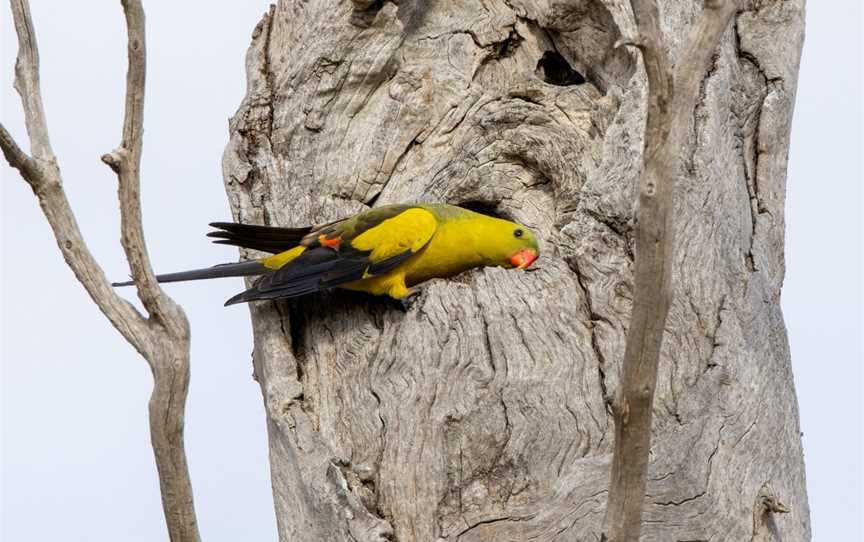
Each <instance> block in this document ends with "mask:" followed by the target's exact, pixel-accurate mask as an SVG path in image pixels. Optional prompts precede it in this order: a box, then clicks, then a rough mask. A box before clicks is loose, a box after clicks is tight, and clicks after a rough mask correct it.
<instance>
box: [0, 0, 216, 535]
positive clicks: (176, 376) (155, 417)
mask: <svg viewBox="0 0 864 542" xmlns="http://www.w3.org/2000/svg"><path fill="white" fill-rule="evenodd" d="M121 3H122V5H123V11H124V14H125V17H126V29H127V34H128V47H127V52H128V58H129V69H128V72H127V78H126V107H125V117H124V121H123V133H122V138H121V142H120V146H119V147H118V148H117V149H115V150H114V151H112V152H110V153H108V154H106V155H104V156H103V157H102V160H103V161H104V162H105V163H106V164H108V165H109V166H110V167H111V168H112V169H113V170H114V171H115V172H116V173H117V176H118V195H119V203H120V221H121V243H122V245H123V250H124V252H125V254H126V258H127V260H128V261H129V268H130V270H131V274H132V278H133V280H134V282H135V286H136V289H137V293H138V297H139V298H140V299H141V302H142V304H143V305H144V308H145V309H146V311H147V316H144V315H142V314H141V313H139V312H138V310H137V309H135V307H134V306H132V305H131V304H130V303H129V302H128V301H126V300H125V299H123V298H122V297H120V296H119V295H118V294H117V293H116V292H115V291H114V289H113V288H112V287H111V284H110V283H109V282H108V280H107V279H106V278H105V273H104V272H103V271H102V268H101V267H100V266H99V264H98V262H96V260H95V258H94V257H93V255H92V253H91V252H90V250H89V248H88V247H87V244H86V242H85V240H84V238H83V237H82V235H81V231H80V229H79V228H78V224H77V221H76V220H75V215H74V213H73V212H72V208H71V206H70V205H69V200H68V199H67V198H66V193H65V191H64V188H63V182H62V178H61V175H60V166H59V164H58V163H57V158H56V156H55V155H54V152H53V151H52V149H51V142H50V138H49V131H48V123H47V121H46V118H45V112H44V109H43V107H42V94H41V90H40V87H39V50H38V47H37V44H36V33H35V31H34V28H33V21H32V18H31V16H30V6H29V3H28V2H27V0H11V8H12V18H13V20H14V22H15V30H16V33H17V35H18V47H19V49H18V57H17V61H16V63H15V88H16V90H18V93H19V94H20V95H21V102H22V105H23V108H24V119H25V123H26V127H27V135H28V138H29V142H30V152H31V154H32V156H28V155H27V153H25V152H24V151H23V150H22V149H21V148H20V146H19V145H18V144H17V143H16V142H15V140H14V139H13V138H12V136H11V135H10V134H9V132H8V131H7V130H6V128H5V127H4V126H3V125H2V124H0V148H2V151H3V154H4V156H5V158H6V160H7V161H8V162H9V164H10V165H11V166H12V167H15V168H17V169H18V170H19V172H20V173H21V176H22V177H23V178H24V180H25V181H26V182H27V183H28V184H29V185H30V187H31V188H32V189H33V193H34V194H35V195H36V197H37V199H38V200H39V205H40V206H41V207H42V211H43V212H44V214H45V218H46V220H47V221H48V224H49V225H50V226H51V230H52V232H53V233H54V238H55V240H56V241H57V246H58V247H59V248H60V251H61V252H62V254H63V258H64V260H66V263H67V264H68V265H69V268H70V269H71V270H72V272H73V273H74V274H75V278H77V279H78V281H79V282H80V283H81V285H82V286H83V287H84V289H85V290H86V291H87V293H88V294H89V295H90V297H91V298H92V299H93V302H94V303H96V305H97V306H98V307H99V310H101V311H102V313H103V314H105V316H106V317H107V318H108V320H109V321H110V322H111V323H112V324H113V325H114V327H115V328H116V329H117V331H119V332H120V334H121V335H123V337H124V338H125V339H126V340H127V341H128V342H129V344H131V345H132V346H133V347H134V348H135V349H136V350H137V351H138V352H139V353H140V354H141V356H142V357H143V358H144V359H145V360H146V361H147V363H148V364H149V366H150V369H151V371H152V373H153V392H152V393H151V395H150V403H149V419H150V440H151V443H152V445H153V452H154V455H155V458H156V468H157V470H158V472H159V484H160V489H161V495H162V509H163V511H164V513H165V522H166V526H167V530H168V535H169V537H170V539H171V541H172V542H197V541H198V540H199V539H200V537H199V534H198V525H197V520H196V517H195V508H194V505H193V502H192V485H191V482H190V479H189V469H188V467H187V464H186V451H185V447H184V444H183V421H184V416H185V409H186V395H187V392H188V388H189V323H188V322H187V320H186V315H185V313H184V312H183V309H182V308H181V307H180V306H179V305H177V304H176V303H175V302H174V301H173V300H172V299H171V298H170V297H168V296H167V295H166V294H165V292H164V291H163V290H162V289H161V288H160V287H159V285H158V284H157V282H156V278H155V276H154V274H153V269H152V267H151V266H150V258H149V256H148V253H147V247H146V244H145V243H144V232H143V226H142V220H141V199H140V186H141V179H140V165H141V142H142V137H143V120H144V111H143V109H144V78H145V71H146V70H145V68H146V57H145V42H144V37H145V32H144V10H143V7H142V5H141V2H140V0H123V1H122V2H121Z"/></svg>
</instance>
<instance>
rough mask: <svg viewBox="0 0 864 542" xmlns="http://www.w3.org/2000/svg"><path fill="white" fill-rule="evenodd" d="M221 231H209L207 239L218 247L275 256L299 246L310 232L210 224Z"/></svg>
mask: <svg viewBox="0 0 864 542" xmlns="http://www.w3.org/2000/svg"><path fill="white" fill-rule="evenodd" d="M210 225H211V226H213V227H214V228H218V229H220V230H222V231H211V232H210V233H208V234H207V237H212V238H215V239H216V240H215V241H213V242H214V243H216V244H219V245H232V246H235V247H243V248H251V249H254V250H260V251H262V252H270V253H271V254H276V253H279V252H283V251H286V250H288V249H291V248H294V247H296V246H297V245H299V244H300V242H301V241H302V240H303V237H304V236H306V235H307V234H308V233H309V232H311V231H312V228H311V227H305V228H277V227H274V226H255V225H252V224H235V223H233V222H213V223H212V224H210Z"/></svg>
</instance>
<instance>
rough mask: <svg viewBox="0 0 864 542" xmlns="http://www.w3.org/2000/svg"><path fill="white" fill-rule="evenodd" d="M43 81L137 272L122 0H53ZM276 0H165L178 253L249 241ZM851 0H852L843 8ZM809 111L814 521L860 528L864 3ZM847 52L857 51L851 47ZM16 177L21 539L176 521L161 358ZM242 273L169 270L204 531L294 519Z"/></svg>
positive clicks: (797, 295)
mask: <svg viewBox="0 0 864 542" xmlns="http://www.w3.org/2000/svg"><path fill="white" fill-rule="evenodd" d="M32 4H33V5H32V6H31V7H32V11H33V17H34V23H35V25H36V33H37V36H38V38H39V44H40V52H41V57H42V89H43V96H44V99H45V107H46V110H47V116H48V122H49V128H50V131H51V137H52V143H53V145H54V150H55V152H56V153H57V155H58V158H59V161H60V165H61V168H62V171H63V175H64V180H65V184H66V190H67V193H68V195H69V198H70V200H71V202H72V205H73V208H74V209H75V211H76V214H77V217H78V221H79V223H80V226H81V229H82V231H83V233H84V236H85V238H86V239H87V241H88V243H89V245H90V248H91V250H92V251H93V252H94V254H95V255H96V258H97V259H98V260H99V262H100V263H101V264H102V266H103V267H104V269H105V270H106V273H107V274H108V276H109V277H111V278H122V277H125V276H126V275H127V274H128V271H127V266H126V263H125V260H124V259H123V257H122V251H121V249H120V246H119V242H118V213H117V200H116V178H115V176H114V174H113V173H112V172H111V171H110V170H109V169H108V168H107V167H105V166H104V165H103V164H102V163H101V162H100V161H99V156H101V155H102V154H103V153H105V152H107V151H109V150H111V149H113V148H114V147H115V146H116V145H117V144H118V142H119V137H120V126H121V123H122V103H123V89H124V75H125V70H126V59H125V51H126V49H125V48H126V36H125V28H124V24H123V15H122V11H121V7H120V3H119V2H116V1H112V2H57V1H49V0H32ZM268 5H269V1H254V2H204V1H202V0H195V1H185V2H166V1H162V2H153V1H151V2H146V3H145V9H146V11H147V25H148V28H147V30H148V34H147V40H148V43H147V45H148V66H147V67H148V80H147V105H146V113H145V137H144V158H143V182H142V197H143V207H144V223H145V231H146V234H147V241H148V246H149V248H150V252H151V255H152V259H153V263H154V266H155V267H156V269H158V270H160V271H165V270H177V269H181V268H184V269H185V268H192V267H203V266H207V265H211V264H213V263H217V262H222V261H231V260H234V259H236V252H235V251H234V250H233V249H230V248H227V247H218V246H215V245H211V244H210V243H208V242H206V240H205V239H204V238H203V234H204V233H205V232H206V231H207V227H206V225H207V223H208V222H211V221H214V220H225V219H230V213H229V210H228V203H227V199H226V197H225V193H224V190H223V188H222V181H221V170H220V160H221V154H222V150H223V149H224V147H225V144H226V142H227V133H228V130H227V119H228V117H229V116H231V115H232V114H233V113H234V112H235V111H236V109H237V106H238V105H239V103H240V100H241V99H242V97H243V94H244V91H245V75H244V71H243V58H244V55H245V52H246V48H247V46H248V44H249V40H250V35H251V33H252V29H253V28H254V26H255V24H256V23H257V21H258V20H259V19H260V17H261V15H262V14H263V13H264V11H265V10H266V9H267V6H268ZM838 12H842V15H843V16H839V17H838V16H837V14H838ZM807 23H808V28H807V41H806V43H805V48H804V57H803V60H802V68H801V79H800V81H799V87H798V100H797V105H796V111H795V121H794V123H793V130H792V148H791V151H790V174H789V181H788V200H787V228H788V229H787V258H786V263H787V277H786V282H785V286H784V290H783V300H782V302H783V308H784V313H785V317H786V325H787V328H788V330H789V335H790V341H791V346H792V362H793V370H794V372H795V380H796V386H797V391H798V397H799V403H800V409H801V424H802V431H803V432H804V449H805V461H806V465H807V482H808V491H809V496H810V506H811V513H812V516H811V519H812V524H813V535H814V537H813V538H814V540H817V541H819V540H844V541H845V540H860V539H861V538H862V537H861V534H862V533H861V525H860V523H859V519H858V517H859V516H860V515H861V510H862V501H861V487H862V470H861V453H862V448H861V429H862V412H861V384H862V382H861V377H862V373H861V342H860V341H861V336H862V320H861V301H862V289H861V241H862V239H861V203H862V200H861V181H862V176H861V173H862V169H861V161H860V157H861V156H862V152H861V146H862V131H861V125H862V116H861V115H862V110H861V95H862V89H861V60H862V57H861V32H860V23H861V6H860V2H859V1H858V0H835V1H834V2H819V1H812V2H811V5H810V6H809V9H808V16H807ZM0 47H2V55H0V57H2V64H0V72H2V76H0V87H2V88H0V100H2V115H0V118H2V120H3V122H4V124H5V125H6V126H7V127H8V128H9V129H10V130H11V131H12V133H13V134H14V135H15V136H16V137H17V138H18V141H19V142H21V143H22V144H24V143H25V142H26V138H25V136H24V131H23V120H22V116H21V108H20V103H19V101H18V99H17V95H16V94H15V93H14V91H13V90H12V67H13V64H14V56H15V52H16V50H17V46H16V43H15V37H14V31H13V29H12V24H11V17H10V14H9V11H8V6H6V5H2V6H0ZM838 55H841V56H838ZM0 173H2V176H3V178H2V182H0V196H2V202H0V206H2V211H0V214H2V217H0V227H2V265H0V273H2V280H0V283H2V289H0V296H2V314H0V318H2V322H0V332H2V334H0V339H2V345H0V357H2V360H0V368H2V372H0V378H2V388H0V389H2V402H0V407H2V432H0V440H2V447H0V453H2V458H0V463H2V471H0V473H2V494H0V495H2V502H0V520H2V521H0V522H2V527H0V534H2V540H8V541H10V542H11V541H18V540H27V541H41V540H64V541H70V542H71V541H87V542H93V541H96V542H101V541H117V540H122V541H141V542H144V541H148V542H149V541H153V540H164V539H167V534H166V531H165V527H164V522H163V518H162V511H161V505H160V499H159V489H158V481H157V476H156V469H155V466H154V463H153V457H152V451H151V448H150V443H149V434H148V430H147V400H148V397H149V393H150V387H151V378H150V374H149V369H148V367H147V365H146V363H145V362H144V361H143V360H142V359H140V358H139V357H138V355H137V354H136V353H135V352H134V351H133V350H132V348H131V347H129V345H127V344H126V343H125V342H124V341H123V339H122V338H121V337H120V335H119V334H118V333H117V332H116V331H115V330H114V329H113V328H112V327H111V326H110V325H109V324H108V322H107V320H105V318H104V317H103V316H102V315H101V313H99V311H98V310H97V309H96V307H95V306H94V305H93V303H92V302H91V301H90V299H89V298H88V297H87V296H86V294H85V293H84V290H83V289H82V288H81V287H80V285H79V284H78V283H77V282H75V280H74V278H73V276H72V274H71V272H70V271H69V270H68V268H67V267H66V266H65V264H64V262H63V260H62V258H61V256H60V253H59V251H58V250H57V248H56V246H55V244H54V241H53V239H52V237H51V234H50V231H49V229H48V227H47V225H46V223H45V220H44V218H43V216H42V214H41V212H40V211H39V209H38V206H37V204H36V200H35V198H34V197H33V195H32V193H31V192H30V190H29V188H28V187H27V185H26V184H25V183H24V182H23V181H22V180H21V179H20V178H19V177H18V176H17V172H15V171H13V170H10V169H9V168H8V167H7V166H6V165H5V162H2V164H0ZM240 287H241V285H240V282H239V281H233V280H225V281H212V282H207V283H189V284H182V285H168V287H167V289H168V291H169V293H170V294H171V295H172V296H173V297H174V298H175V299H176V300H177V301H178V302H180V303H181V304H182V305H183V307H184V308H185V309H186V311H187V314H188V315H189V319H190V321H191V323H192V384H191V389H190V396H189V404H188V415H187V420H186V442H187V453H188V456H189V463H190V469H191V474H192V482H193V486H194V491H195V504H196V509H197V512H198V520H199V525H200V528H201V533H202V537H203V539H204V540H206V541H208V542H210V541H236V540H275V539H276V526H275V519H274V515H273V504H272V496H271V493H270V480H269V472H268V459H267V443H266V432H265V425H264V411H263V406H262V402H261V396H260V392H259V389H258V386H257V384H255V382H254V381H253V380H252V378H251V372H252V367H251V358H250V355H251V351H252V339H251V329H250V324H249V317H248V312H247V309H246V308H245V307H244V306H242V305H241V306H235V307H229V308H223V307H222V302H223V301H224V300H225V299H226V298H228V297H230V296H231V295H232V294H234V293H236V292H237V291H238V290H239V289H240Z"/></svg>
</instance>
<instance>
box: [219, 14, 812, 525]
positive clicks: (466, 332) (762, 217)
mask: <svg viewBox="0 0 864 542" xmlns="http://www.w3.org/2000/svg"><path fill="white" fill-rule="evenodd" d="M701 10H702V6H701V5H697V4H693V3H691V2H686V1H684V0H667V1H664V2H662V3H661V4H660V20H661V30H662V31H663V33H664V38H665V40H664V41H665V43H666V44H667V46H668V51H667V53H668V55H669V58H670V60H671V62H672V64H673V65H674V64H676V63H677V61H678V59H679V58H680V57H681V55H682V53H683V51H682V50H681V48H682V47H683V43H684V41H685V40H684V38H685V37H686V36H687V34H688V32H689V31H690V29H691V28H692V25H693V24H694V21H696V20H698V15H699V13H701ZM632 36H635V27H634V23H633V19H632V14H631V13H630V10H629V7H628V3H627V2H625V1H619V0H574V1H570V2H566V1H563V0H546V1H541V2H528V1H523V0H510V1H509V2H505V1H503V0H500V1H498V0H492V1H486V2H482V3H481V2H471V1H467V2H428V3H427V2H417V1H409V0H401V1H400V2H399V4H398V5H396V4H392V3H382V2H361V1H359V0H358V1H355V2H353V3H345V2H335V1H322V2H314V3H301V2H291V1H282V2H279V3H278V4H277V5H276V6H275V7H274V8H273V9H271V11H270V12H269V13H268V14H267V15H266V16H265V17H264V19H263V20H262V21H261V23H260V24H259V25H258V27H257V28H256V30H255V32H254V33H253V40H252V45H251V47H250V49H249V52H248V55H247V78H248V91H247V95H246V98H245V99H244V101H243V103H242V104H241V106H240V109H239V111H238V113H237V114H236V115H235V117H234V118H233V119H232V120H231V123H230V137H231V139H230V142H229V144H228V147H227V149H226V151H225V156H224V174H225V183H226V188H227V192H228V196H229V199H230V202H231V204H232V208H233V210H234V214H235V218H236V219H237V220H240V221H242V222H246V223H260V224H278V225H301V224H308V223H318V222H323V221H327V220H332V219H335V218H338V217H340V216H345V215H348V214H351V213H355V212H357V211H360V210H362V209H364V208H366V207H367V206H369V205H381V204H385V203H394V202H402V201H447V202H449V203H454V204H460V205H466V206H470V207H474V208H475V209H480V210H486V211H492V212H495V213H497V214H500V215H503V216H506V217H510V218H513V219H515V220H518V221H520V222H523V223H525V224H527V225H528V226H530V227H531V228H532V229H533V230H534V231H535V233H537V235H538V237H539V238H540V239H541V252H542V255H541V260H540V262H539V264H540V265H539V269H538V270H537V271H535V272H530V273H519V272H513V271H505V270H501V269H484V270H478V271H474V272H471V273H468V274H465V275H463V276H460V277H458V278H456V279H453V280H447V281H432V282H430V283H428V284H427V285H426V287H425V290H424V293H423V295H422V296H421V298H420V299H419V300H418V302H417V303H415V305H414V306H413V307H412V308H411V309H410V310H409V312H408V313H402V312H400V311H399V310H397V309H395V307H394V305H393V304H391V303H389V302H388V301H387V300H383V299H377V298H369V297H366V296H363V295H361V294H353V293H348V292H332V293H327V294H322V295H319V296H316V297H312V298H306V299H301V300H297V301H292V302H277V303H260V304H253V305H251V306H250V311H251V315H252V321H253V328H254V339H255V349H254V353H253V363H254V367H255V376H256V378H257V379H258V382H259V383H260V385H261V389H262V394H263V396H264V400H265V405H266V409H267V416H268V432H269V438H270V456H271V470H272V481H273V491H274V498H275V506H276V514H277V521H278V526H279V533H280V539H281V540H286V541H287V540H310V541H317V540H321V541H324V540H327V541H330V540H336V541H341V540H345V541H348V540H357V541H376V540H390V539H395V540H399V541H400V542H405V541H420V542H425V541H431V540H443V541H450V540H461V541H474V540H477V541H493V540H494V541H499V540H520V541H521V540H549V541H552V540H597V539H599V538H600V536H601V533H602V532H603V514H604V508H605V506H606V499H607V491H608V489H607V488H608V482H609V469H610V462H611V455H612V446H613V442H612V441H613V438H614V426H613V423H612V417H611V414H610V412H609V409H608V408H607V403H608V401H609V398H611V397H613V396H615V395H616V393H617V391H618V388H619V382H618V377H617V375H618V374H619V372H620V367H621V360H622V359H623V357H624V345H625V338H626V332H627V329H626V328H627V325H628V322H629V317H630V312H631V308H632V299H633V279H634V277H633V249H634V239H633V211H634V207H633V202H634V201H635V195H636V193H637V179H638V176H639V172H640V167H641V163H642V148H643V132H644V127H645V118H646V100H645V97H646V88H647V87H646V82H647V81H646V75H645V72H644V70H643V68H642V64H641V62H639V61H638V53H636V52H634V51H629V50H627V49H625V48H620V47H619V48H615V47H614V45H615V44H616V42H618V41H619V40H622V39H624V40H625V41H626V38H629V37H632ZM802 38H803V0H794V1H779V0H761V1H754V2H752V3H750V4H748V5H746V6H743V7H742V10H741V11H740V12H739V13H738V14H736V16H735V17H734V18H733V22H732V25H731V26H730V27H729V29H728V30H727V31H726V32H725V33H724V34H723V36H722V38H721V40H720V45H719V47H718V48H717V51H716V53H715V55H714V57H713V59H712V61H711V62H710V67H709V70H708V73H707V74H706V75H705V77H704V78H703V79H702V82H701V85H700V92H699V97H698V100H697V103H696V108H695V112H694V114H693V127H692V129H691V130H690V132H689V134H688V135H687V137H686V138H685V141H684V144H683V146H682V148H681V151H680V152H681V154H680V156H681V160H682V162H683V167H682V168H681V171H680V174H679V176H678V177H677V179H676V180H675V182H676V185H677V187H678V189H677V193H676V198H675V213H674V216H673V227H674V230H675V237H676V250H675V257H674V261H673V269H672V273H673V284H674V301H673V302H672V304H671V307H670V311H669V318H668V321H667V322H666V326H665V337H664V339H663V344H662V349H661V352H660V364H659V369H658V384H657V389H656V395H655V400H654V407H653V436H652V440H651V446H652V448H651V454H650V457H649V465H648V482H647V489H646V493H647V494H646V496H645V501H644V513H643V518H642V522H643V523H642V539H643V540H658V541H661V540H662V541H668V540H708V539H714V540H772V539H774V540H781V539H782V540H784V541H797V540H808V539H809V536H810V529H809V511H808V506H807V498H806V492H805V484H804V466H803V458H802V452H801V443H800V436H799V435H800V434H799V427H798V412H797V403H796V399H795V393H794V389H793V382H792V374H791V371H790V360H789V351H788V344H787V339H786V335H785V329H784V326H783V319H782V314H781V312H780V306H779V294H780V286H781V283H782V278H783V227H784V226H783V193H784V183H785V174H786V171H785V168H786V154H787V151H788V142H789V126H790V119H791V114H792V107H793V104H794V97H795V96H794V93H795V83H796V79H797V70H798V59H799V55H800V47H801V42H802ZM248 255H249V256H251V254H248ZM787 510H788V512H789V513H786V514H782V515H780V514H779V513H780V512H785V511H787Z"/></svg>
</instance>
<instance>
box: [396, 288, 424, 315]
mask: <svg viewBox="0 0 864 542" xmlns="http://www.w3.org/2000/svg"><path fill="white" fill-rule="evenodd" d="M422 293H423V290H421V289H420V288H417V287H414V288H408V293H406V294H405V295H404V296H402V298H401V299H399V304H400V305H401V306H402V312H406V313H407V312H408V311H410V310H411V307H413V306H414V303H415V302H416V301H417V299H419V298H420V294H422Z"/></svg>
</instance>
